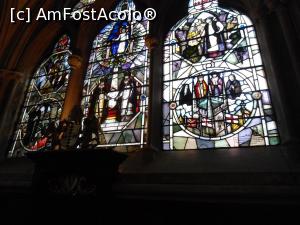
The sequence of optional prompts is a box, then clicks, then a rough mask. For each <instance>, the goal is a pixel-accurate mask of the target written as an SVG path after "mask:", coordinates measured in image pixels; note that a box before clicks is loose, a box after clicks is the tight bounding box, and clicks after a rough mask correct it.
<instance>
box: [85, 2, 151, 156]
mask: <svg viewBox="0 0 300 225" xmlns="http://www.w3.org/2000/svg"><path fill="white" fill-rule="evenodd" d="M134 9H135V5H134V3H133V1H132V0H121V1H119V4H118V5H117V7H116V9H115V11H116V12H119V11H121V10H134ZM148 34H149V22H148V21H147V20H144V19H142V21H131V20H129V18H127V19H125V20H123V21H113V22H111V23H109V24H108V25H106V26H105V27H104V28H103V29H102V30H101V31H100V32H99V34H98V35H97V37H96V39H95V41H94V48H93V50H92V53H91V57H90V65H89V69H88V73H87V76H86V80H85V87H84V99H83V106H84V113H85V116H86V117H88V112H89V110H88V108H89V107H90V106H89V105H91V101H90V99H91V98H93V96H97V98H96V99H97V100H96V101H95V102H94V103H95V106H94V107H95V112H94V115H95V117H96V118H97V120H98V134H99V135H98V136H97V138H98V139H99V140H98V142H97V147H99V148H101V147H115V148H117V147H118V150H122V151H127V150H128V148H130V147H131V146H140V147H142V146H143V145H144V144H145V143H146V127H147V110H148V108H147V105H148V95H147V93H148V84H149V51H148V48H147V46H146V44H145V43H146V42H145V39H146V37H147V36H148Z"/></svg>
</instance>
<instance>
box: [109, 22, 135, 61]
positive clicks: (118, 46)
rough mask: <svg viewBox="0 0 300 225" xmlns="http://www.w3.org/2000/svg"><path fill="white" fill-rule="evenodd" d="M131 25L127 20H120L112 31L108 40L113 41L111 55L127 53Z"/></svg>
mask: <svg viewBox="0 0 300 225" xmlns="http://www.w3.org/2000/svg"><path fill="white" fill-rule="evenodd" d="M129 39H130V27H129V23H128V22H127V21H118V22H117V23H116V24H115V25H114V27H113V30H112V31H111V33H110V35H109V37H108V41H109V42H111V49H110V52H111V55H112V56H117V55H119V54H122V53H125V52H126V51H127V49H128V46H129Z"/></svg>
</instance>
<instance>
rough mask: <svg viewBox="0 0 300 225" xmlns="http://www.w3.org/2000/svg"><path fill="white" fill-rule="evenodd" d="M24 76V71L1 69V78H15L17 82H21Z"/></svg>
mask: <svg viewBox="0 0 300 225" xmlns="http://www.w3.org/2000/svg"><path fill="white" fill-rule="evenodd" d="M23 77H24V74H23V73H20V72H16V71H11V70H6V69H0V78H1V79H5V80H8V81H9V80H15V81H17V82H21V81H22V79H23Z"/></svg>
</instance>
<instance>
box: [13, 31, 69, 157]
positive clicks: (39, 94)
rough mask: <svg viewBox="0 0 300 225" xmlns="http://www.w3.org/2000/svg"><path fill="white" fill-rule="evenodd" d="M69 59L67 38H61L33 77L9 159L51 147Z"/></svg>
mask: <svg viewBox="0 0 300 225" xmlns="http://www.w3.org/2000/svg"><path fill="white" fill-rule="evenodd" d="M70 55H71V52H70V38H69V37H68V36H67V35H63V36H62V37H61V38H60V39H59V41H58V42H57V43H56V44H55V46H54V49H53V51H52V53H51V55H50V56H49V57H48V58H47V59H46V60H44V61H43V62H42V64H41V65H40V66H39V67H38V69H37V70H36V72H35V73H34V75H33V78H32V79H31V81H30V84H29V87H28V89H27V93H26V98H25V102H24V105H23V108H22V111H21V114H20V118H19V122H18V125H17V129H16V131H15V135H14V143H13V147H12V149H11V151H10V153H9V155H10V156H22V155H23V154H24V153H25V152H26V151H42V150H44V149H46V147H49V146H48V145H49V144H51V138H52V137H51V134H53V131H54V130H55V128H56V127H57V126H58V124H59V120H60V115H61V111H62V106H63V103H64V98H65V93H66V88H67V84H68V80H69V76H70V66H69V64H68V58H69V56H70Z"/></svg>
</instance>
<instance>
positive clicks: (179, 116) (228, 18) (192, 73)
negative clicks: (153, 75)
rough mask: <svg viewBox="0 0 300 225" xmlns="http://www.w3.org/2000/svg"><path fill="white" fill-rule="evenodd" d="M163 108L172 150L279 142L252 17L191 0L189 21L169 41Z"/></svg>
mask: <svg viewBox="0 0 300 225" xmlns="http://www.w3.org/2000/svg"><path fill="white" fill-rule="evenodd" d="M188 89H189V90H188ZM190 92H191V93H192V95H191V94H190ZM264 94H266V96H268V97H266V99H268V100H264V98H263V95H264ZM163 109H164V118H163V119H164V120H163V121H164V129H163V131H164V141H163V142H164V148H165V149H166V150H184V149H205V148H229V147H240V146H258V145H271V144H278V143H279V135H278V131H277V127H276V123H275V121H274V117H272V118H271V117H269V116H268V119H266V115H268V114H269V113H270V114H271V115H272V116H274V114H273V112H272V104H271V101H270V97H269V90H268V84H267V81H266V76H265V73H264V67H263V64H262V60H261V55H260V51H259V46H258V43H257V38H256V34H255V29H254V27H253V24H252V23H251V21H250V19H249V18H248V17H247V16H246V15H243V14H241V13H239V12H237V11H236V10H232V9H224V8H221V7H219V6H218V1H217V0H190V3H189V15H188V16H186V17H185V18H183V19H182V20H180V21H179V22H178V23H177V24H176V25H175V26H174V27H173V28H172V29H171V31H170V32H169V34H168V36H167V39H166V42H165V63H164V106H163ZM245 134H246V135H245Z"/></svg>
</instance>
